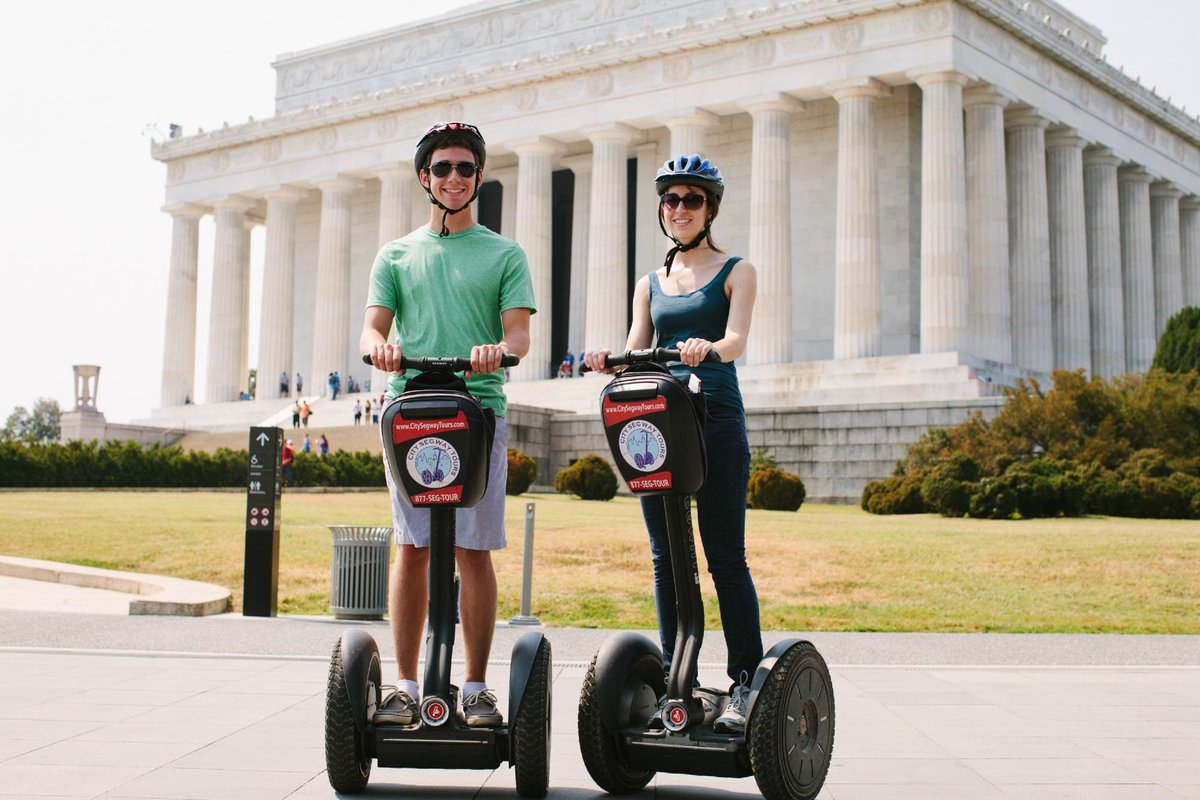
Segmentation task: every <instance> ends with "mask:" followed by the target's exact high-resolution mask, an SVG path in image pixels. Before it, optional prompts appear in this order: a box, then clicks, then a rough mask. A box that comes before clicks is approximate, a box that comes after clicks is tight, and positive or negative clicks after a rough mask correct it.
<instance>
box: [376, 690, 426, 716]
mask: <svg viewBox="0 0 1200 800" xmlns="http://www.w3.org/2000/svg"><path fill="white" fill-rule="evenodd" d="M416 718H417V701H416V700H414V699H413V698H412V696H411V695H410V694H409V693H408V692H403V691H400V690H399V689H397V690H396V691H394V692H392V694H391V695H389V696H388V699H387V700H384V701H383V705H381V706H380V707H379V708H377V709H375V718H374V722H375V724H376V725H412V724H413V720H414V719H416Z"/></svg>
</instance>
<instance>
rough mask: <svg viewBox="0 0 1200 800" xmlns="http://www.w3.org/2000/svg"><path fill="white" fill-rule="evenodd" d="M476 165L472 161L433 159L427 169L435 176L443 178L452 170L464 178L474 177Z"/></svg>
mask: <svg viewBox="0 0 1200 800" xmlns="http://www.w3.org/2000/svg"><path fill="white" fill-rule="evenodd" d="M477 169H479V167H478V166H476V164H475V163H474V162H472V161H435V162H433V163H432V164H430V165H429V171H430V172H431V173H433V176H434V177H435V178H444V177H446V176H447V175H449V174H450V170H454V171H455V172H457V173H458V174H459V175H461V176H462V177H464V178H474V177H475V170H477Z"/></svg>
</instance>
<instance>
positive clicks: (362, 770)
mask: <svg viewBox="0 0 1200 800" xmlns="http://www.w3.org/2000/svg"><path fill="white" fill-rule="evenodd" d="M364 360H368V361H369V359H367V358H366V357H364ZM516 363H517V359H516V357H514V356H507V357H506V358H505V360H504V361H503V362H502V365H503V366H515V365H516ZM401 366H402V367H403V368H405V369H417V370H422V371H423V372H422V374H421V375H418V376H416V377H414V378H412V379H410V380H409V382H408V387H407V389H406V391H405V392H404V393H403V394H401V395H400V396H399V397H397V398H395V399H394V400H393V401H392V402H391V403H390V404H389V405H388V407H387V408H386V409H385V410H384V412H383V414H382V417H381V420H380V426H381V436H382V439H383V446H384V450H385V456H386V459H385V460H386V462H387V467H388V469H389V471H390V474H391V477H392V480H393V482H394V485H395V486H397V487H399V489H400V490H401V492H402V494H403V495H404V496H405V498H406V499H407V501H408V502H409V503H410V505H412V506H413V507H414V508H428V509H429V513H430V515H431V520H430V522H431V525H430V546H429V551H430V552H429V628H428V632H427V636H426V639H425V673H424V681H423V683H422V691H421V696H422V697H421V703H420V713H419V716H417V717H416V718H415V719H414V721H413V723H412V724H410V725H399V724H389V723H378V722H376V721H375V713H376V711H377V710H378V709H379V707H380V706H381V704H382V703H384V702H385V701H386V700H387V697H386V696H385V695H384V694H383V691H384V690H383V678H382V667H381V663H380V657H379V648H378V645H377V644H376V642H375V640H374V639H373V638H372V637H371V636H370V634H368V633H366V632H365V631H363V630H361V629H357V628H352V629H349V630H347V631H346V632H345V633H343V634H342V637H341V638H340V639H339V641H338V643H337V645H336V646H335V647H334V650H333V656H332V659H331V661H330V667H329V679H328V686H327V691H326V700H325V760H326V766H327V767H328V772H329V782H330V785H332V786H333V788H334V789H335V790H337V791H338V792H341V793H344V794H357V793H359V792H362V791H363V790H364V789H365V788H366V786H367V781H368V779H369V777H370V774H371V764H372V762H373V761H377V762H378V763H379V765H380V766H381V767H407V768H419V769H495V768H496V767H498V766H500V765H501V764H503V763H504V762H508V763H509V764H511V765H512V766H513V767H514V769H515V770H516V784H517V792H518V793H519V794H520V795H521V796H523V797H544V796H545V795H546V792H547V790H548V787H549V767H550V709H551V697H550V689H551V677H552V675H551V673H552V668H551V654H550V642H549V641H548V640H547V639H546V638H545V637H544V636H542V634H541V633H538V632H536V631H535V632H530V633H526V634H525V635H524V636H522V637H521V638H520V639H519V640H518V641H517V642H516V644H515V645H514V646H513V652H512V666H511V668H510V670H509V694H508V696H509V702H508V714H507V715H506V717H505V719H506V720H507V722H505V723H503V724H501V725H499V726H497V727H488V728H473V727H470V726H468V725H467V724H466V723H465V721H464V720H463V719H462V717H461V715H460V712H459V711H458V709H459V689H458V687H457V686H454V685H453V684H451V683H450V670H451V660H452V655H453V649H454V633H455V627H454V611H455V599H454V547H455V544H454V533H455V509H457V508H468V507H471V506H473V505H475V504H476V503H478V502H479V500H480V499H481V498H482V497H483V495H484V493H485V492H486V490H487V484H488V460H489V454H490V452H491V448H492V438H493V437H492V434H493V432H494V429H495V422H494V420H493V419H492V418H491V417H490V414H489V413H488V412H487V411H485V410H484V409H483V408H482V407H481V406H480V404H479V402H478V401H477V400H476V399H475V398H474V397H472V396H471V395H470V394H469V393H468V392H467V391H466V385H465V383H464V381H463V380H462V378H460V377H458V376H457V375H455V374H454V373H455V372H456V371H459V370H464V369H469V368H470V361H469V360H466V359H408V358H405V359H403V360H402V362H401Z"/></svg>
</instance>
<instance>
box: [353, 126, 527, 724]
mask: <svg viewBox="0 0 1200 800" xmlns="http://www.w3.org/2000/svg"><path fill="white" fill-rule="evenodd" d="M485 158H486V146H485V144H484V140H483V136H482V135H481V134H480V132H479V130H478V129H477V128H476V127H475V126H473V125H468V124H466V123H463V122H445V123H440V124H438V125H434V126H433V127H431V128H430V129H429V130H428V131H426V132H425V134H424V135H423V136H422V137H421V139H420V141H418V142H417V148H416V155H415V158H414V167H415V168H416V172H417V178H418V180H420V182H421V185H422V186H423V187H424V188H425V191H426V192H427V193H428V195H429V201H430V203H431V208H430V214H429V223H428V225H424V226H422V227H420V228H418V229H417V230H415V231H413V232H412V233H410V234H409V235H407V236H405V237H403V238H401V239H397V240H396V241H393V242H389V243H387V244H386V245H384V246H383V248H382V249H381V250H380V251H379V254H378V256H376V259H375V264H374V266H373V267H372V269H371V280H370V289H369V294H368V299H367V308H366V313H365V316H364V319H363V329H362V335H361V337H360V339H359V343H360V346H361V349H362V352H363V353H366V354H368V355H369V356H370V359H371V364H372V365H373V366H374V367H376V368H377V369H380V370H383V371H385V372H391V373H395V374H393V375H392V377H391V381H390V383H389V388H388V398H389V399H390V398H392V397H395V396H396V395H398V394H400V393H401V392H403V391H404V387H405V385H406V383H407V377H406V375H405V374H404V371H403V370H402V369H401V367H400V359H401V356H410V357H421V356H443V355H446V354H455V353H458V354H462V355H464V356H465V355H466V354H468V353H469V354H470V361H471V369H470V371H469V372H468V373H467V374H468V379H467V386H468V388H469V390H470V393H471V394H472V395H474V396H475V397H476V398H477V399H478V400H479V402H480V403H481V404H482V406H483V407H484V408H487V409H491V410H492V411H493V412H494V413H495V416H496V430H495V437H494V439H493V444H492V450H491V463H490V467H489V469H490V476H491V477H490V480H489V482H488V488H487V492H486V494H485V495H484V496H483V499H482V500H480V501H479V503H478V504H477V505H475V506H474V507H471V508H460V509H458V510H457V512H456V514H457V522H456V526H457V535H456V540H455V541H456V548H455V558H456V560H457V563H458V567H459V572H460V574H461V594H460V598H459V604H460V613H461V618H462V633H463V640H464V644H465V649H466V675H465V683H464V686H463V691H462V698H463V701H462V715H463V718H464V720H465V722H466V724H467V725H469V726H471V727H495V726H499V725H500V724H501V723H502V716H501V714H500V712H499V710H498V709H497V705H496V695H495V694H494V693H493V692H492V690H491V689H489V688H488V686H487V666H488V659H489V655H490V652H491V646H492V634H493V631H494V629H495V625H496V605H497V602H496V596H497V589H496V573H495V570H494V568H493V566H492V558H491V551H493V550H498V549H501V548H503V547H505V545H506V540H505V532H504V502H505V494H504V489H505V484H506V483H507V473H508V459H507V452H508V429H507V427H506V426H505V422H504V413H505V408H506V399H505V395H504V387H503V380H502V377H501V373H500V372H499V371H498V370H499V369H500V366H501V364H500V361H501V358H502V357H503V356H505V355H506V354H510V353H511V354H513V355H517V356H524V355H525V354H526V353H527V352H528V350H529V317H530V315H531V314H532V313H534V311H535V310H536V309H535V305H534V296H533V283H532V280H531V278H530V274H529V264H528V261H527V259H526V257H525V253H524V251H523V250H522V249H521V247H520V245H518V244H517V243H516V242H514V241H512V240H510V239H506V238H504V237H502V236H499V235H498V234H495V233H493V232H492V231H490V230H488V229H487V228H485V227H483V226H482V225H479V224H477V223H476V222H475V218H474V214H473V210H472V208H471V204H472V202H473V201H474V200H475V198H476V196H477V195H478V194H479V187H480V185H481V183H482V181H483V167H484V161H485ZM393 320H394V321H395V323H396V327H397V330H398V332H399V340H400V341H401V342H403V347H402V346H401V345H399V344H390V343H389V342H388V334H389V333H390V330H391V327H392V323H393ZM385 472H386V474H387V476H388V487H389V490H390V492H391V498H392V514H393V519H394V524H395V529H396V533H395V535H396V546H397V558H396V560H395V562H394V563H393V565H392V573H391V591H390V592H389V597H388V614H389V617H390V619H391V626H392V635H393V638H394V640H395V646H396V662H397V681H396V687H395V691H394V692H393V693H392V694H391V695H390V696H388V697H387V698H386V699H385V701H384V702H383V704H382V706H381V707H380V708H379V709H378V710H377V711H376V712H375V717H374V721H375V722H376V723H377V724H395V725H409V724H411V723H412V722H413V721H414V720H415V719H416V718H418V717H419V713H420V712H419V710H418V709H419V701H420V698H419V689H418V683H417V677H418V672H417V662H418V658H419V655H420V646H421V638H422V632H423V624H424V620H425V614H426V609H427V605H428V590H429V585H428V583H429V542H430V534H429V514H428V512H427V511H425V510H423V509H421V510H418V509H414V508H412V507H411V506H410V505H409V504H408V503H407V502H406V501H405V499H404V498H403V497H402V495H401V492H402V491H403V490H402V488H401V487H398V486H396V485H395V483H394V481H393V480H392V475H391V470H390V469H389V470H386V471H385Z"/></svg>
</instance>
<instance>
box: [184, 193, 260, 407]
mask: <svg viewBox="0 0 1200 800" xmlns="http://www.w3.org/2000/svg"><path fill="white" fill-rule="evenodd" d="M253 207H254V201H253V200H251V199H249V198H246V197H238V196H236V195H233V196H230V197H226V198H223V199H221V200H218V201H216V202H215V203H213V210H214V214H215V217H216V225H217V230H216V237H215V240H214V244H213V277H212V281H213V282H212V302H211V305H210V307H209V324H208V371H207V375H206V378H205V391H204V398H205V401H206V402H209V403H227V402H229V401H232V400H237V399H238V393H239V392H240V391H241V387H242V386H243V385H244V383H245V380H246V376H245V375H244V374H241V368H242V359H243V358H244V356H243V355H242V353H241V349H242V346H243V345H242V343H243V342H244V341H245V330H246V326H247V325H249V320H248V319H247V318H246V303H247V300H246V275H245V271H246V254H245V250H246V212H247V211H249V210H250V209H251V208H253ZM192 399H193V400H194V399H195V398H192Z"/></svg>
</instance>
